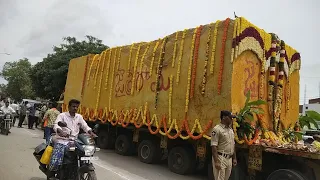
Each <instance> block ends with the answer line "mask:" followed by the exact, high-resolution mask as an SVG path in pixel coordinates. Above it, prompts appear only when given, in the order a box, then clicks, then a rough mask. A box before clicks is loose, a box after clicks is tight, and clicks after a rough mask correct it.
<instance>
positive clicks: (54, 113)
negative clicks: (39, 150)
mask: <svg viewBox="0 0 320 180" xmlns="http://www.w3.org/2000/svg"><path fill="white" fill-rule="evenodd" d="M49 108H50V109H49V110H47V112H46V113H45V114H44V117H43V121H47V123H46V126H45V129H44V132H45V135H44V137H45V139H46V143H47V144H48V143H49V140H50V137H51V134H52V133H53V132H54V131H53V126H54V122H55V121H56V119H57V117H58V115H59V114H60V112H59V111H58V110H57V103H56V102H52V103H50V104H49Z"/></svg>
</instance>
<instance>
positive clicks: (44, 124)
mask: <svg viewBox="0 0 320 180" xmlns="http://www.w3.org/2000/svg"><path fill="white" fill-rule="evenodd" d="M47 126H48V118H46V119H45V120H44V122H43V127H47Z"/></svg>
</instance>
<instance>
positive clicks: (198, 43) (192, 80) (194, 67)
mask: <svg viewBox="0 0 320 180" xmlns="http://www.w3.org/2000/svg"><path fill="white" fill-rule="evenodd" d="M202 27H203V26H202V25H200V26H199V28H198V29H197V33H196V41H195V44H196V45H195V49H194V52H193V57H194V59H193V69H192V78H191V90H190V98H193V96H194V86H195V84H196V73H197V64H198V57H199V46H200V36H201V30H202Z"/></svg>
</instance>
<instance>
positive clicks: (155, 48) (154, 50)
mask: <svg viewBox="0 0 320 180" xmlns="http://www.w3.org/2000/svg"><path fill="white" fill-rule="evenodd" d="M160 41H161V39H158V40H157V42H156V45H155V46H154V48H153V52H152V58H151V63H150V69H149V72H150V76H152V69H153V63H154V59H155V58H156V51H157V48H158V46H159V44H160Z"/></svg>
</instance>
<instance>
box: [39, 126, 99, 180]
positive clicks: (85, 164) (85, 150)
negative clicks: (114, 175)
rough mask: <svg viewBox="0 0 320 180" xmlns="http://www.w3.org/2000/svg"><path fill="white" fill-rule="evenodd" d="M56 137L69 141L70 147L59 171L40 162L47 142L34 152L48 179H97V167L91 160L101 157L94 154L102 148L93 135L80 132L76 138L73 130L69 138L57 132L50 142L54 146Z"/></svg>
mask: <svg viewBox="0 0 320 180" xmlns="http://www.w3.org/2000/svg"><path fill="white" fill-rule="evenodd" d="M58 125H59V126H60V127H66V124H63V123H60V122H59V123H58ZM66 128H67V127H66ZM68 129H69V128H68ZM69 130H70V129H69ZM54 138H59V139H65V140H68V141H69V143H68V144H69V145H68V148H67V149H66V150H65V154H64V157H63V163H62V165H61V166H60V168H59V170H58V171H56V172H51V171H49V170H48V168H47V167H48V166H47V165H44V164H42V163H41V162H40V159H41V157H42V154H43V153H44V151H45V149H46V147H47V144H46V143H42V144H40V145H39V146H37V147H36V148H35V151H34V153H33V155H34V157H35V158H36V160H37V161H38V163H39V165H40V166H39V169H40V170H41V171H42V172H43V173H44V174H45V175H46V176H47V179H48V180H69V179H72V180H97V176H96V173H95V168H94V166H93V164H92V163H91V161H92V160H98V159H99V158H98V157H96V156H93V155H94V153H95V152H97V151H100V148H98V147H96V144H95V141H94V138H93V137H91V136H90V135H88V134H79V135H78V138H76V137H74V136H71V130H70V135H69V137H68V138H62V137H57V136H56V135H55V134H52V136H51V138H50V143H49V144H50V145H51V146H52V147H53V139H54ZM95 138H96V137H95Z"/></svg>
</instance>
